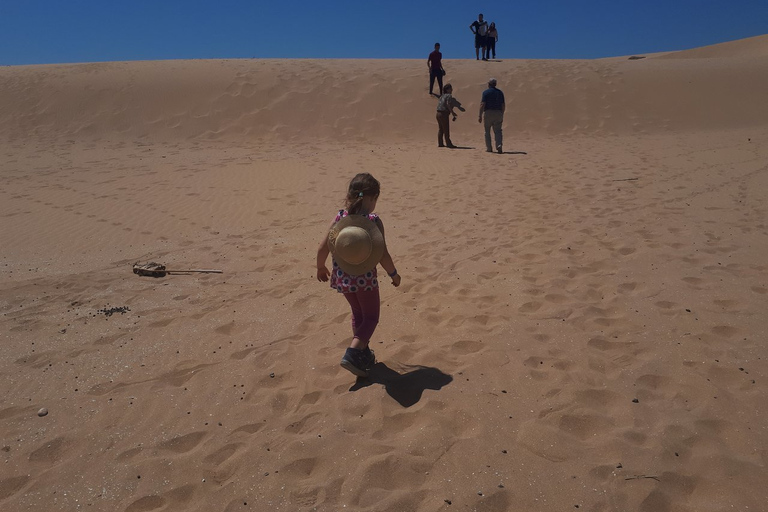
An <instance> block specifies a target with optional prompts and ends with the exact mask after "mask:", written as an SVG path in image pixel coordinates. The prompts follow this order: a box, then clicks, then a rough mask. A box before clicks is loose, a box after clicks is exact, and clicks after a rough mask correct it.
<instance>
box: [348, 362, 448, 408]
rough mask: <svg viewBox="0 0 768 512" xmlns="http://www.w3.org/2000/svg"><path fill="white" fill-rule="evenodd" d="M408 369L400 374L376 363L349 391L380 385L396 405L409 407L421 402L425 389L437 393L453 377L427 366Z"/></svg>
mask: <svg viewBox="0 0 768 512" xmlns="http://www.w3.org/2000/svg"><path fill="white" fill-rule="evenodd" d="M409 368H413V369H412V370H410V371H407V372H405V373H402V374H401V373H397V372H396V371H395V370H393V369H391V368H389V367H388V366H387V365H386V364H384V363H376V364H375V365H374V366H373V368H371V372H370V374H369V375H368V377H367V378H366V377H360V378H358V379H357V382H355V384H354V385H353V386H352V387H351V388H349V390H350V391H357V390H359V389H362V388H366V387H368V386H370V385H371V384H381V385H382V386H384V389H385V390H386V391H387V394H388V395H389V396H391V397H392V398H394V399H395V400H396V401H397V403H399V404H400V405H402V406H403V407H410V406H412V405H415V404H417V403H418V402H419V400H421V395H422V393H424V390H425V389H434V390H435V391H437V390H439V389H440V388H442V387H443V386H447V385H448V384H450V382H451V381H452V380H453V377H451V376H450V375H448V374H447V373H443V372H441V371H440V370H438V369H437V368H432V367H429V366H410V367H409Z"/></svg>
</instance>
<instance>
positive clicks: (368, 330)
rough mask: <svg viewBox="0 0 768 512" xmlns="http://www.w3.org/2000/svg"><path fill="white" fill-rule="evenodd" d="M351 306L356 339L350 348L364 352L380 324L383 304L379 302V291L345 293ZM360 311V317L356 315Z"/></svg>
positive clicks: (376, 289)
mask: <svg viewBox="0 0 768 512" xmlns="http://www.w3.org/2000/svg"><path fill="white" fill-rule="evenodd" d="M344 297H346V298H347V301H348V302H349V305H350V306H351V307H352V321H353V331H354V337H353V338H352V343H351V344H350V345H349V347H350V348H356V349H359V350H363V349H365V348H366V347H367V346H368V342H370V341H371V336H373V331H375V330H376V326H377V325H378V324H379V312H380V309H381V302H380V300H379V289H378V288H374V289H373V290H371V291H368V292H357V293H345V294H344ZM356 308H357V311H359V316H358V315H356V314H355V309H356Z"/></svg>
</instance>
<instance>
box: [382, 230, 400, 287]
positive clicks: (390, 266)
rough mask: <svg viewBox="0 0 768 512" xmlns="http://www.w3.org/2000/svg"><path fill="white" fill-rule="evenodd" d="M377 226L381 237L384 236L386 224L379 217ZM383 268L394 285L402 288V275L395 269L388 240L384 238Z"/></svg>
mask: <svg viewBox="0 0 768 512" xmlns="http://www.w3.org/2000/svg"><path fill="white" fill-rule="evenodd" d="M376 225H377V226H379V229H380V230H381V235H382V236H384V223H383V222H381V219H379V218H378V217H377V218H376ZM380 263H381V266H382V267H384V270H386V271H387V274H388V275H389V277H391V278H392V284H393V285H395V286H396V287H397V286H400V279H401V278H400V274H398V273H397V268H395V262H394V261H392V256H391V255H390V254H389V249H387V238H386V237H385V236H384V254H383V255H382V256H381V261H380Z"/></svg>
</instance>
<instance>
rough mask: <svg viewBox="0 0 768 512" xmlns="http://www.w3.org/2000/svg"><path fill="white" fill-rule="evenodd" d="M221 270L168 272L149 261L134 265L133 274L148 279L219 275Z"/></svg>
mask: <svg viewBox="0 0 768 512" xmlns="http://www.w3.org/2000/svg"><path fill="white" fill-rule="evenodd" d="M223 272H224V271H223V270H213V269H186V270H169V269H167V268H165V265H162V264H160V263H155V262H154V261H151V262H149V263H138V262H137V263H134V264H133V273H134V274H136V275H139V276H148V277H165V276H166V275H168V274H190V273H202V274H221V273H223Z"/></svg>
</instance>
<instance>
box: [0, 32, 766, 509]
mask: <svg viewBox="0 0 768 512" xmlns="http://www.w3.org/2000/svg"><path fill="white" fill-rule="evenodd" d="M427 53H428V52H425V55H424V57H425V58H424V60H219V61H206V60H200V61H163V62H113V63H94V64H68V65H43V66H18V67H3V68H0V176H1V177H2V183H3V186H2V188H1V189H0V240H1V241H2V243H1V245H0V265H2V276H3V277H2V281H1V282H0V311H1V312H2V316H0V326H1V327H0V329H1V332H2V343H3V350H2V352H0V395H1V396H2V403H1V404H0V449H1V450H2V451H0V457H1V458H2V466H0V467H2V471H0V509H2V510H3V511H7V512H13V511H42V510H45V511H75V510H94V511H95V510H103V511H120V512H123V511H125V512H140V511H155V510H156V511H201V512H202V511H205V512H209V511H227V512H232V511H246V510H256V511H273V510H274V511H314V510H317V511H340V510H354V511H419V512H422V511H423V512H433V511H450V510H457V511H459V510H460V511H508V510H515V511H541V512H545V511H547V512H549V511H565V510H576V509H578V510H586V511H643V512H683V511H685V512H702V511H723V510H738V511H760V510H768V488H767V487H766V482H768V430H766V425H768V410H767V409H766V407H765V405H766V403H768V402H767V400H768V346H767V345H766V331H767V327H768V320H766V312H767V311H768V260H767V259H766V254H768V217H767V216H768V206H767V205H768V101H766V99H765V90H766V84H768V58H766V57H768V36H761V37H757V38H751V39H748V40H742V41H735V42H731V43H725V44H722V45H716V46H713V47H707V48H699V49H694V50H687V51H681V52H671V53H664V54H653V55H637V56H623V57H615V58H609V59H599V60H562V61H542V60H504V61H501V62H487V63H486V62H477V61H475V60H452V59H450V55H446V60H445V67H446V70H447V71H448V75H447V77H446V79H447V81H450V82H451V83H452V84H453V86H454V95H455V96H456V97H457V98H458V99H459V100H460V101H461V102H462V103H463V104H464V106H465V107H466V108H467V111H466V112H465V113H460V115H459V118H458V120H457V121H456V122H455V123H452V125H451V126H452V131H453V133H452V139H453V142H454V143H455V144H457V145H458V146H460V148H461V149H455V150H450V149H441V148H438V147H437V141H436V135H437V123H436V122H435V117H434V111H435V105H436V100H435V99H434V98H432V97H430V96H429V95H428V94H427V86H428V77H427V75H426V73H425V63H426V56H427ZM630 57H643V58H632V59H630ZM491 76H493V77H496V78H497V79H498V83H499V88H500V89H501V90H503V91H504V93H505V95H506V98H507V105H508V109H507V115H506V118H505V123H504V136H505V144H504V149H505V151H506V153H505V154H502V155H499V154H488V153H485V151H484V142H483V132H482V128H481V125H479V124H478V122H477V109H478V107H479V100H480V95H481V93H482V90H483V89H484V88H485V83H486V81H487V80H488V78H490V77H491ZM363 171H365V172H370V173H372V174H373V175H374V176H376V177H377V178H378V179H379V180H380V182H381V184H382V194H381V197H380V200H379V202H378V208H377V210H378V213H379V214H380V215H381V218H382V219H383V220H384V223H385V225H386V227H387V239H388V245H389V248H390V252H391V253H392V255H393V257H394V259H395V263H396V264H397V266H398V269H399V271H400V274H401V275H402V276H403V282H402V285H401V286H400V287H399V288H394V287H393V286H391V284H390V283H389V280H387V279H385V280H383V281H384V282H383V283H382V318H381V323H380V324H379V327H378V329H377V331H376V333H375V336H374V339H373V340H372V347H373V348H374V349H375V350H376V354H377V356H378V359H379V364H378V365H377V366H376V367H375V368H374V370H373V372H372V374H371V377H370V378H369V379H361V380H359V381H357V380H355V378H354V377H353V376H352V375H351V374H349V373H348V372H346V371H344V370H343V369H341V368H340V367H339V365H338V363H339V360H340V358H341V356H342V355H343V352H344V348H345V347H346V346H347V345H348V343H349V340H350V337H351V331H350V326H349V322H350V314H349V310H348V306H347V303H346V301H344V299H343V298H342V297H341V296H339V295H338V294H336V293H335V292H334V291H332V290H331V289H330V288H329V287H328V285H327V284H325V283H319V282H318V281H317V280H316V278H315V268H314V266H315V251H316V247H317V244H318V241H319V240H320V238H321V237H322V236H323V233H324V231H325V230H326V229H327V227H328V224H329V223H330V221H331V220H332V219H333V216H334V214H335V211H336V210H337V209H338V208H340V207H342V206H343V197H344V193H345V187H346V185H347V183H348V181H349V179H350V178H351V177H352V176H353V175H354V174H355V173H357V172H363ZM137 261H139V262H148V261H157V262H161V263H163V264H165V265H167V266H168V268H181V269H184V268H209V269H221V270H223V273H222V274H190V275H169V276H166V277H162V278H151V277H140V276H137V275H134V274H133V273H132V265H133V264H134V263H135V262H137ZM42 409H45V411H41V410H42ZM46 411H47V414H44V413H45V412H46ZM39 412H40V414H44V415H39V414H38V413H39Z"/></svg>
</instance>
